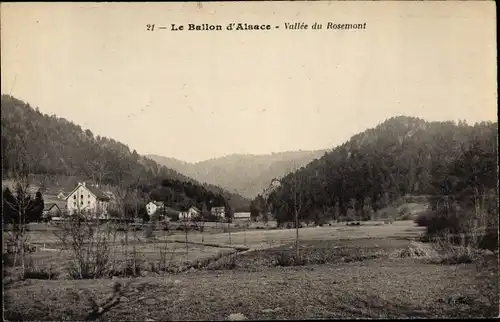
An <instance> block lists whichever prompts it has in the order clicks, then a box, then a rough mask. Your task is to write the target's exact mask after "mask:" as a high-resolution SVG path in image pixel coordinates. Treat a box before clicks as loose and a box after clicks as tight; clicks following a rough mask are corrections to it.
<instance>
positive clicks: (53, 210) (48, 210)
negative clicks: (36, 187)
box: [42, 203, 62, 219]
mask: <svg viewBox="0 0 500 322" xmlns="http://www.w3.org/2000/svg"><path fill="white" fill-rule="evenodd" d="M61 214H62V211H61V208H59V206H58V205H57V204H56V203H51V204H46V205H45V207H44V209H43V212H42V218H44V219H45V218H52V217H60V216H61Z"/></svg>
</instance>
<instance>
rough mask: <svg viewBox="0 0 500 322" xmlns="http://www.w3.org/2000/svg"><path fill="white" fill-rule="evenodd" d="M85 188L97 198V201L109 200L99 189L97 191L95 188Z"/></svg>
mask: <svg viewBox="0 0 500 322" xmlns="http://www.w3.org/2000/svg"><path fill="white" fill-rule="evenodd" d="M85 188H87V189H88V190H90V192H92V193H93V194H94V196H96V197H97V199H101V200H109V199H110V198H109V196H108V195H107V194H106V193H105V192H104V191H102V190H101V189H99V188H97V187H95V186H85Z"/></svg>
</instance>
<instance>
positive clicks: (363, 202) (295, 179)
mask: <svg viewBox="0 0 500 322" xmlns="http://www.w3.org/2000/svg"><path fill="white" fill-rule="evenodd" d="M497 132H498V123H492V122H482V123H479V124H475V125H474V126H470V125H467V124H466V123H465V122H462V121H460V122H458V124H456V123H454V122H426V121H424V120H422V119H418V118H413V117H395V118H391V119H389V120H387V121H385V122H383V123H382V124H380V125H379V126H377V127H376V128H373V129H369V130H367V131H365V132H363V133H360V134H357V135H355V136H353V137H352V138H351V139H350V140H349V141H348V142H346V143H344V144H342V145H341V146H338V147H337V148H335V149H334V150H333V151H332V152H330V153H327V154H325V156H323V157H322V158H320V159H317V160H314V161H313V162H311V163H310V164H308V165H307V166H306V167H302V168H301V169H300V170H298V171H297V172H294V173H292V174H290V175H288V176H286V177H285V178H283V180H281V187H280V188H279V189H277V190H276V191H274V192H273V193H271V195H270V196H269V199H268V200H267V202H263V200H262V199H263V198H262V197H260V196H259V197H258V198H256V200H254V202H253V204H252V209H253V211H256V210H259V211H260V210H262V208H265V207H268V208H269V209H270V210H272V211H273V212H274V213H275V214H276V216H277V217H278V219H279V220H281V221H285V220H291V219H292V218H293V216H294V215H293V214H294V212H295V210H297V211H298V213H299V217H300V218H302V219H305V218H308V219H311V220H314V219H318V218H320V217H325V216H326V217H330V218H331V217H333V218H339V217H343V216H347V217H351V218H353V219H368V218H370V217H371V216H373V213H374V212H375V211H377V210H379V209H381V208H384V207H387V206H389V205H390V204H391V203H393V202H394V201H396V200H398V199H399V198H400V197H401V196H405V195H408V194H410V195H430V196H434V197H435V198H430V199H431V200H434V205H433V207H434V208H436V207H437V206H438V205H437V203H438V201H440V200H441V201H442V200H443V198H444V197H445V196H449V197H452V198H451V199H450V202H451V200H453V202H455V203H458V204H460V206H461V207H462V209H466V208H470V207H471V205H472V204H473V203H474V202H473V201H471V200H476V201H477V200H482V201H481V202H483V203H482V207H483V208H484V209H486V208H488V207H489V208H491V207H493V208H491V209H489V211H493V212H496V213H497V214H498V212H497V210H496V209H497V208H496V202H493V201H492V200H496V199H497V198H498V196H497V189H496V187H497V186H496V185H497ZM474 198H475V199H474ZM445 199H446V198H445ZM488 200H489V201H488ZM476 204H478V202H476ZM485 211H486V210H485Z"/></svg>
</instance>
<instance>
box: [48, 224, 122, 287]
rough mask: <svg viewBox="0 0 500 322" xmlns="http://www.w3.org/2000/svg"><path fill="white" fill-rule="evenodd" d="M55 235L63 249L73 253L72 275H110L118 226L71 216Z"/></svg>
mask: <svg viewBox="0 0 500 322" xmlns="http://www.w3.org/2000/svg"><path fill="white" fill-rule="evenodd" d="M55 234H56V236H57V237H58V238H59V239H60V241H61V243H62V245H63V249H66V250H69V251H70V253H71V257H72V263H71V265H70V267H69V274H70V276H71V277H72V278H74V279H87V278H101V277H104V276H106V275H107V274H108V272H109V270H110V268H111V264H112V262H111V261H110V252H111V242H113V241H115V240H116V229H114V227H112V226H111V224H102V223H99V222H98V221H94V220H91V219H88V220H85V219H82V218H80V219H78V218H72V219H70V220H68V221H67V222H65V223H64V225H63V226H62V231H61V232H55Z"/></svg>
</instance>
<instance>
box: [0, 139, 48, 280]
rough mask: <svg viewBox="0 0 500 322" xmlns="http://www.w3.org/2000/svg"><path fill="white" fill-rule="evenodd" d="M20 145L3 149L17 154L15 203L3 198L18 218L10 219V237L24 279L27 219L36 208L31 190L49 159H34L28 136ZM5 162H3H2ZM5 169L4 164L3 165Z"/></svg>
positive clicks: (13, 168) (12, 172) (13, 161)
mask: <svg viewBox="0 0 500 322" xmlns="http://www.w3.org/2000/svg"><path fill="white" fill-rule="evenodd" d="M19 140H20V142H19V143H20V144H19V145H17V146H8V147H5V146H4V147H3V148H4V149H9V148H12V149H13V150H14V151H16V152H15V155H14V157H13V158H11V159H10V160H9V165H10V177H11V178H10V179H12V183H13V186H14V188H15V195H16V198H15V201H12V200H6V198H3V199H4V201H5V203H6V204H7V206H9V208H10V209H12V210H13V211H14V212H15V213H16V218H10V219H11V224H12V231H11V234H10V236H9V239H10V240H11V243H13V244H14V245H15V250H14V265H16V264H17V255H18V254H19V257H20V261H21V278H24V274H25V263H24V251H25V247H26V246H27V245H26V242H27V240H28V236H27V234H26V217H27V215H28V214H29V213H30V212H31V211H33V210H34V209H35V207H36V202H35V200H34V198H32V197H31V191H30V190H31V188H32V187H33V182H32V181H33V175H34V173H35V170H36V168H37V166H38V165H39V164H40V162H41V161H42V160H44V159H45V158H46V157H47V154H46V153H44V154H42V155H41V157H38V158H37V157H34V156H33V155H32V154H31V153H30V152H29V151H28V149H29V141H28V139H27V137H26V136H21V137H20V138H19ZM2 162H3V161H2ZM2 168H3V164H2Z"/></svg>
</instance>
